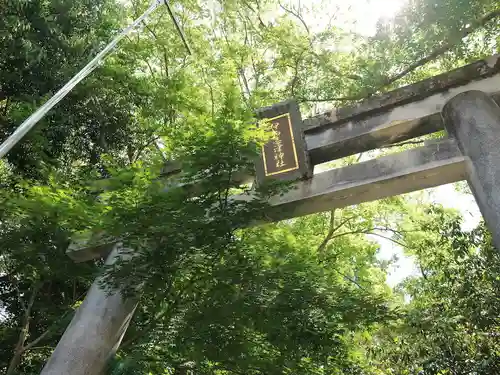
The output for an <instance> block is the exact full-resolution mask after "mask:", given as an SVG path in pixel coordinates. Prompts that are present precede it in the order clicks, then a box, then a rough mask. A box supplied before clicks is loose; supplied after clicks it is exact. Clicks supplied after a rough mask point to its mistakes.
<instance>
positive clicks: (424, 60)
mask: <svg viewBox="0 0 500 375" xmlns="http://www.w3.org/2000/svg"><path fill="white" fill-rule="evenodd" d="M499 16H500V9H497V10H495V11H493V12H491V13H488V14H487V15H486V16H484V17H482V18H481V19H479V20H476V21H474V22H472V23H471V25H470V26H469V27H466V28H465V29H463V30H462V31H461V32H459V33H458V34H457V37H456V38H455V39H454V40H453V41H449V42H447V43H445V44H444V45H443V46H441V47H439V48H436V49H435V50H434V51H432V52H431V53H430V54H429V55H427V56H425V57H423V58H421V59H420V60H417V61H415V62H414V63H413V64H410V66H408V67H407V68H406V69H404V70H403V71H402V72H400V73H398V74H396V75H394V76H393V77H390V78H388V79H387V80H386V81H385V82H383V84H382V86H380V87H379V88H378V89H377V91H378V90H380V89H382V88H384V87H386V86H389V85H390V84H392V83H394V82H396V81H398V80H400V79H401V78H403V77H404V76H406V75H408V74H410V73H411V72H413V71H414V70H415V69H417V68H419V67H421V66H423V65H425V64H427V63H428V62H430V61H432V60H434V59H436V58H437V57H439V56H441V55H442V54H444V53H445V52H448V51H449V50H450V49H452V48H453V47H455V46H456V45H457V44H458V43H459V42H460V41H462V39H464V38H465V37H466V36H468V35H470V34H471V33H472V32H474V31H476V30H477V29H479V28H481V27H483V26H484V25H486V24H487V23H488V22H490V21H492V20H494V19H495V18H497V17H499Z"/></svg>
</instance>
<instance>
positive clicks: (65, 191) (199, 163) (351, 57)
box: [0, 0, 500, 375]
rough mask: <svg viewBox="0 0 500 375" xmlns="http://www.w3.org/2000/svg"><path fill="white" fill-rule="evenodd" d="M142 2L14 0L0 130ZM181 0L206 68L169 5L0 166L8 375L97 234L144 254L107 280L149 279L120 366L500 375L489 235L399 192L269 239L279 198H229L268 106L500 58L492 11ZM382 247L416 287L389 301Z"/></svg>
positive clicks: (56, 329)
mask: <svg viewBox="0 0 500 375" xmlns="http://www.w3.org/2000/svg"><path fill="white" fill-rule="evenodd" d="M148 5H149V2H148V1H145V0H144V1H143V0H134V1H118V0H117V1H115V0H97V1H95V0H94V1H90V0H83V1H74V0H0V14H1V17H0V135H1V138H2V139H5V138H6V136H7V135H8V134H10V132H12V130H13V129H15V128H16V126H18V125H19V124H20V123H21V122H22V121H23V120H24V119H25V117H26V116H27V115H29V114H30V113H31V112H32V111H33V110H34V109H35V108H37V107H38V106H39V105H40V104H41V103H43V102H44V101H45V100H47V98H48V97H50V95H51V94H53V93H54V92H55V91H56V90H57V89H58V88H59V87H60V86H61V85H63V84H64V83H65V82H66V81H67V80H68V79H69V78H70V77H71V76H72V75H73V74H74V73H76V72H77V71H78V69H79V68H80V67H82V66H83V65H84V64H85V63H86V62H87V61H88V60H89V59H90V58H91V57H92V56H94V55H95V54H96V53H97V51H99V50H100V49H101V48H102V47H103V46H104V45H105V43H106V42H107V41H109V40H110V38H111V37H112V36H113V35H114V34H115V33H117V32H118V31H119V30H120V29H121V28H122V27H124V25H125V24H127V23H128V22H130V20H131V19H132V18H135V17H137V16H138V15H139V14H141V13H142V11H144V9H145V8H146V7H147V6H148ZM172 6H173V9H174V11H175V13H176V16H177V17H178V18H179V20H180V23H181V25H182V27H183V29H184V31H185V34H186V38H187V40H188V41H189V44H190V46H191V49H192V51H193V54H192V55H190V54H189V53H188V52H187V50H186V48H185V46H184V44H183V41H182V40H181V38H180V37H179V34H178V33H177V31H176V29H175V26H174V24H173V23H172V21H171V19H170V18H169V15H168V13H167V12H166V10H165V9H163V7H162V8H160V9H159V10H158V11H157V12H156V13H154V14H153V15H152V16H151V18H150V19H149V20H148V21H147V22H146V23H144V24H143V25H142V27H141V28H139V29H137V30H135V31H134V32H133V33H131V34H130V35H129V36H128V37H127V38H126V39H125V40H124V41H123V42H122V43H121V44H120V46H119V48H118V49H117V50H116V51H115V52H114V53H113V54H112V55H111V56H110V57H109V58H108V59H107V60H106V62H105V63H104V64H103V65H102V66H100V67H98V68H97V69H96V70H95V71H94V72H93V74H92V75H91V76H90V77H89V78H88V79H86V80H85V81H84V82H83V83H82V84H80V85H79V86H77V88H76V89H75V90H73V91H72V92H71V94H70V95H69V96H68V97H67V98H65V99H64V100H63V101H62V102H61V103H60V104H59V105H58V106H57V107H56V108H55V109H54V110H53V111H51V112H50V113H49V115H48V116H46V117H45V118H44V119H43V120H42V121H40V123H39V124H38V125H37V127H36V128H35V129H34V130H33V131H31V132H30V133H29V135H28V136H27V137H26V139H24V140H23V141H22V142H20V143H19V144H18V145H17V146H16V147H15V148H14V149H13V150H12V152H11V153H10V154H9V155H8V157H7V158H6V159H5V160H3V161H2V162H1V164H0V188H1V191H0V196H1V198H2V202H1V205H0V207H1V208H0V239H1V242H2V252H1V254H0V369H1V370H2V371H5V373H6V374H7V375H13V374H26V375H31V374H38V373H39V371H40V369H41V368H42V366H43V364H44V362H45V361H46V360H47V358H48V357H49V356H50V353H51V351H52V350H53V348H54V347H55V345H56V343H57V341H58V339H59V338H60V336H61V334H62V332H63V330H64V327H65V326H66V325H67V323H68V322H69V320H70V319H71V317H72V315H73V312H74V311H75V309H76V308H77V307H78V305H79V304H80V303H81V301H82V300H83V297H84V295H85V292H86V290H87V289H88V287H89V285H90V284H91V282H92V280H93V279H94V278H95V276H96V275H97V274H98V273H99V272H102V271H103V269H104V267H103V264H102V260H96V261H94V262H86V263H79V264H76V263H74V262H73V261H71V260H70V259H69V258H68V257H67V256H66V254H65V251H66V249H67V248H68V245H69V244H70V242H71V237H72V236H74V235H75V234H78V233H81V232H85V231H89V230H90V231H93V232H95V233H106V234H107V235H108V236H111V237H114V238H120V239H121V240H122V241H123V243H124V244H125V245H126V246H127V247H129V248H131V249H134V253H135V256H134V258H133V261H123V262H120V263H119V264H117V265H116V266H115V267H113V268H110V269H105V271H107V273H106V275H107V281H108V282H107V284H106V286H107V287H109V288H113V287H116V286H119V287H120V288H121V289H122V290H123V291H124V292H125V293H133V292H134V291H135V290H136V286H137V285H141V295H140V304H139V308H138V310H137V311H136V314H135V316H134V320H133V322H132V324H131V326H130V328H129V330H128V332H127V335H126V336H125V338H124V340H123V343H122V345H121V348H120V351H119V352H118V353H117V355H116V357H115V358H114V359H113V361H112V363H110V368H109V370H108V372H109V373H110V374H116V375H117V374H121V375H126V374H129V375H132V374H134V375H139V374H140V375H143V374H144V375H145V374H155V375H156V374H165V373H169V374H187V373H188V372H191V373H193V374H217V375H226V374H227V375H233V374H234V375H239V374H248V375H254V374H255V375H257V374H266V375H271V374H291V373H297V374H324V375H330V374H331V375H337V374H339V375H340V374H346V375H347V374H359V375H361V374H366V375H380V374H408V375H417V374H419V375H437V374H443V375H444V374H453V375H462V374H463V375H465V374H494V373H498V372H500V368H499V363H500V344H499V343H500V321H499V316H500V294H499V293H500V285H499V282H500V257H499V253H498V251H496V250H495V249H494V248H493V247H492V245H491V242H490V238H489V233H488V232H487V231H486V230H485V229H484V227H483V226H482V225H480V226H479V227H478V228H476V229H474V230H472V231H470V232H468V231H463V230H462V229H461V228H462V227H461V217H460V216H459V215H458V214H457V213H456V212H454V211H450V210H446V209H444V208H442V207H440V206H438V205H427V206H421V205H417V204H416V203H415V201H414V199H413V198H412V197H396V198H391V199H386V200H383V201H380V202H372V203H367V204H363V205H359V206H355V207H349V208H345V209H342V210H340V209H339V210H335V211H332V212H326V213H321V214H316V215H312V216H309V217H304V218H296V219H294V220H288V221H285V222H281V223H274V224H269V223H267V224H263V225H259V226H255V225H253V224H255V223H256V222H258V223H262V222H263V221H265V218H266V215H265V214H266V211H267V209H268V207H267V206H266V199H265V198H266V197H267V196H268V195H269V194H272V193H276V192H279V191H280V189H286V188H287V187H286V186H261V187H260V189H259V190H258V191H256V192H255V197H256V199H254V200H251V201H238V200H235V199H233V198H232V197H233V195H234V194H236V193H238V192H241V191H243V190H245V189H247V188H248V186H247V185H245V183H244V182H245V181H243V180H241V179H240V178H239V176H240V175H241V172H242V171H249V170H251V169H252V164H253V160H254V158H255V156H256V154H257V150H258V148H259V147H258V145H259V144H260V143H261V142H262V141H263V140H265V139H266V137H267V135H266V132H264V131H262V128H261V129H260V130H259V129H256V128H255V126H254V120H253V112H254V110H255V109H256V108H258V107H261V106H264V105H269V104H272V103H274V102H277V101H280V100H282V99H286V98H289V97H295V98H296V99H297V100H298V101H299V102H300V103H301V106H302V107H301V109H302V111H303V114H304V115H306V114H308V113H309V112H312V111H316V110H318V109H319V108H320V107H321V106H322V105H323V104H320V103H323V102H327V103H328V105H329V106H332V105H333V106H341V105H344V104H348V103H352V102H356V101H359V100H361V99H363V98H365V97H368V96H371V95H374V94H376V93H380V92H384V91H387V90H390V89H392V88H395V87H398V86H401V85H403V84H407V83H411V82H415V81H417V80H420V79H422V78H425V77H428V76H431V75H434V74H437V73H440V72H443V71H447V70H449V69H452V68H454V67H457V66H460V65H462V64H464V63H467V62H470V61H473V60H475V59H477V58H480V57H484V56H486V55H490V54H492V53H495V52H498V45H499V43H500V39H499V38H500V33H499V29H500V28H499V22H500V21H499V19H500V9H499V5H498V2H497V1H494V0H475V1H463V0H446V1H440V2H436V1H430V0H409V1H407V2H406V3H404V6H403V8H402V9H401V10H400V11H399V13H398V15H397V16H396V17H395V18H388V19H382V20H380V21H379V22H378V24H377V25H376V27H375V29H374V30H373V32H372V33H368V32H364V33H359V32H358V31H357V30H356V28H355V27H354V26H353V24H352V19H351V18H350V16H348V17H346V16H345V10H346V9H348V5H346V4H345V3H344V2H338V3H335V4H333V3H332V2H329V1H318V2H311V3H308V4H303V3H302V4H301V3H300V2H291V3H284V2H280V1H278V2H276V1H271V0H268V1H260V0H228V1H220V2H217V1H214V2H204V1H195V0H180V1H174V2H172ZM325 9H328V10H329V12H325V11H324V10H325ZM325 13H326V14H325ZM325 17H326V19H325ZM317 20H320V21H318V22H316V21H317ZM318 23H319V26H318ZM169 160H182V175H176V176H175V177H172V176H169V175H165V173H164V172H165V170H164V169H163V167H164V165H165V162H166V161H169ZM354 160H356V159H355V158H354V159H352V160H351V159H348V160H344V161H342V162H345V163H349V162H352V161H354ZM179 182H181V185H179ZM249 224H252V225H253V226H252V225H250V227H249V228H248V226H249ZM376 238H383V239H385V240H388V241H393V242H394V243H397V244H398V246H402V247H403V248H404V251H405V253H406V254H407V255H408V256H411V257H412V258H413V259H414V260H415V263H416V265H417V267H418V268H419V274H417V275H414V276H411V277H408V278H407V279H406V280H405V281H404V282H402V283H401V284H399V285H398V286H397V287H396V288H395V289H391V288H390V287H389V286H388V285H387V284H386V277H387V273H388V270H389V268H390V266H391V264H392V261H381V260H380V259H379V257H378V253H379V248H380V245H379V244H378V243H377V242H376V241H375V239H376Z"/></svg>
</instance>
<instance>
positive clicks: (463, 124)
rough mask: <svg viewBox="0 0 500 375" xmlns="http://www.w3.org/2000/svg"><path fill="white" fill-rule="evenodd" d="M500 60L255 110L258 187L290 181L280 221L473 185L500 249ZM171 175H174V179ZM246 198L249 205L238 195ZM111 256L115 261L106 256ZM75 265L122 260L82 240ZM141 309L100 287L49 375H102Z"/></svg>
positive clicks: (276, 216)
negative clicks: (348, 159) (308, 111)
mask: <svg viewBox="0 0 500 375" xmlns="http://www.w3.org/2000/svg"><path fill="white" fill-rule="evenodd" d="M497 103H500V55H497V56H492V57H490V58H487V59H484V60H480V61H477V62H474V63H472V64H469V65H466V66H464V67H462V68H459V69H456V70H453V71H451V72H448V73H445V74H441V75H438V76H436V77H433V78H430V79H427V80H424V81H421V82H418V83H416V84H413V85H410V86H406V87H402V88H400V89H397V90H394V91H391V92H389V93H386V94H383V95H380V96H376V97H373V98H370V99H367V100H365V101H364V102H362V103H360V104H359V105H356V106H354V107H348V108H341V109H336V110H332V111H328V112H326V113H323V114H321V115H318V116H316V117H313V118H309V119H305V120H302V119H301V116H300V112H299V110H298V106H297V104H296V103H295V102H293V101H288V102H284V103H280V104H277V105H275V106H272V107H269V108H264V109H263V110H261V111H259V117H261V118H268V119H270V121H271V123H272V124H273V128H274V131H275V133H276V137H275V139H274V140H272V141H270V142H269V143H268V144H267V145H265V146H264V149H263V153H262V154H263V157H262V159H261V160H260V161H259V162H257V163H256V173H257V181H262V180H263V179H267V178H278V179H285V180H294V181H295V182H294V183H293V188H292V189H291V190H290V191H288V192H287V193H285V194H284V195H283V196H279V197H278V196H276V197H272V198H271V199H270V204H271V206H272V207H274V208H275V209H276V210H275V211H274V212H271V213H270V216H271V218H272V219H273V220H282V219H287V218H292V217H297V216H302V215H307V214H312V213H316V212H321V211H327V210H331V209H333V208H341V207H346V206H349V205H354V204H359V203H362V202H367V201H372V200H376V199H381V198H385V197H389V196H393V195H398V194H403V193H408V192H412V191H416V190H421V189H425V188H430V187H435V186H438V185H442V184H447V183H452V182H457V181H461V180H467V181H468V183H469V185H470V187H471V190H472V192H473V194H474V196H475V198H476V200H477V203H478V205H479V208H480V210H481V213H482V215H483V217H484V219H485V221H486V224H487V226H488V228H489V229H490V231H491V232H492V235H493V241H494V244H495V246H496V247H497V248H498V249H500V107H499V106H498V104H497ZM443 129H445V130H446V132H447V134H448V136H446V137H444V138H441V139H438V140H433V141H429V142H426V143H425V144H424V146H422V147H418V148H414V149H411V150H408V151H403V152H399V153H395V154H391V155H387V156H383V157H380V158H376V159H373V160H369V161H365V162H361V163H357V164H353V165H350V166H347V167H342V168H338V169H333V170H329V171H326V172H322V173H318V174H314V175H313V174H312V168H313V166H314V165H318V164H320V163H323V162H327V161H331V160H335V159H339V158H342V157H345V156H349V155H354V154H357V153H360V152H364V151H368V150H372V149H377V148H380V147H382V146H386V145H390V144H394V143H397V142H401V141H405V140H409V139H412V138H415V137H419V136H422V135H426V134H430V133H434V132H437V131H440V130H443ZM175 169H176V168H175V167H172V168H170V172H175ZM241 198H243V199H244V198H245V197H241ZM108 254H109V255H108ZM68 255H69V256H70V257H71V258H72V259H74V260H75V261H86V260H90V259H94V258H97V257H103V256H108V260H107V262H109V263H112V262H114V260H115V259H116V257H118V256H120V247H119V245H117V244H110V243H107V244H101V245H98V246H95V245H90V244H89V243H85V241H83V242H76V243H74V244H73V245H72V246H71V247H70V249H69V250H68ZM136 306H137V301H136V300H133V299H123V298H122V296H121V294H120V293H119V292H116V293H114V294H111V295H109V294H107V293H106V292H104V291H103V290H102V289H101V288H100V286H99V279H97V280H96V281H95V282H94V284H93V285H92V287H91V289H90V291H89V292H88V294H87V296H86V298H85V300H84V302H83V303H82V305H81V306H80V307H79V309H78V310H77V312H76V314H75V316H74V317H73V320H72V321H71V323H70V325H69V326H68V328H67V329H66V331H65V333H64V335H63V336H62V338H61V340H60V342H59V344H58V345H57V347H56V349H55V351H54V353H53V355H52V357H51V358H50V359H49V361H48V362H47V364H46V366H45V367H44V369H43V370H42V374H43V375H49V374H50V375H63V374H72V375H97V374H101V373H102V371H103V369H104V368H105V365H106V362H107V361H108V359H109V358H110V357H111V356H112V355H113V354H114V353H115V352H116V350H117V348H118V346H119V345H120V342H121V339H122V338H123V335H124V334H125V331H126V329H127V326H128V324H129V322H130V320H131V318H132V316H133V313H134V311H135V308H136Z"/></svg>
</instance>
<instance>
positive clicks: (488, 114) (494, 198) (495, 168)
mask: <svg viewBox="0 0 500 375" xmlns="http://www.w3.org/2000/svg"><path fill="white" fill-rule="evenodd" d="M442 116H443V120H444V124H445V128H446V130H447V131H448V133H449V134H450V135H451V136H453V137H455V138H456V140H457V143H458V146H459V148H460V150H461V151H462V153H463V155H464V156H465V157H466V158H467V166H466V169H467V180H468V182H469V186H470V187H471V190H472V192H473V194H474V196H475V198H476V201H477V204H478V206H479V209H480V210H481V213H482V215H483V217H484V220H485V222H486V225H487V227H488V228H489V230H490V231H491V233H492V236H493V242H494V244H495V247H496V248H497V249H500V107H499V106H498V104H497V103H496V102H495V101H494V100H493V99H492V98H491V97H490V96H488V95H487V94H486V93H484V92H482V91H467V92H463V93H461V94H459V95H457V96H455V97H453V98H452V99H450V101H448V103H446V105H445V106H444V108H443V111H442ZM457 204H460V202H457Z"/></svg>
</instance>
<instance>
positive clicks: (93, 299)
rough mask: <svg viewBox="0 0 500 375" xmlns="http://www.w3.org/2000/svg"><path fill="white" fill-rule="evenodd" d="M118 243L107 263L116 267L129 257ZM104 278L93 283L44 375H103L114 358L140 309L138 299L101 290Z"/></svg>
mask: <svg viewBox="0 0 500 375" xmlns="http://www.w3.org/2000/svg"><path fill="white" fill-rule="evenodd" d="M120 249H121V245H120V244H116V245H115V246H114V249H113V250H112V251H111V253H110V255H109V256H108V258H107V260H106V264H113V263H114V262H116V261H117V260H118V259H120V258H121V257H124V256H128V255H122V254H121V253H120ZM101 280H102V278H101V277H98V278H97V279H96V280H95V281H94V283H93V284H92V286H91V288H90V289H89V292H88V293H87V296H86V297H85V300H84V301H83V303H82V304H81V305H80V307H79V308H78V310H77V311H76V313H75V316H74V317H73V319H72V320H71V323H70V324H69V325H68V327H67V328H66V331H65V332H64V334H63V336H62V338H61V340H60V341H59V343H58V344H57V347H56V348H55V350H54V352H53V353H52V356H51V357H50V359H49V360H48V361H47V363H46V364H45V367H44V368H43V370H42V372H41V375H68V374H71V375H101V374H103V371H104V370H105V368H106V366H107V364H108V361H109V360H110V358H112V357H113V356H114V354H115V353H116V350H117V349H118V347H119V345H120V343H121V340H122V338H123V336H124V334H125V331H126V330H127V327H128V325H129V323H130V320H131V319H132V316H133V314H134V311H135V309H136V307H137V300H136V299H134V298H127V299H124V298H123V297H122V295H121V293H120V291H114V292H113V293H111V294H110V293H109V292H108V291H106V290H103V289H102V288H101V285H100V282H101Z"/></svg>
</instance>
